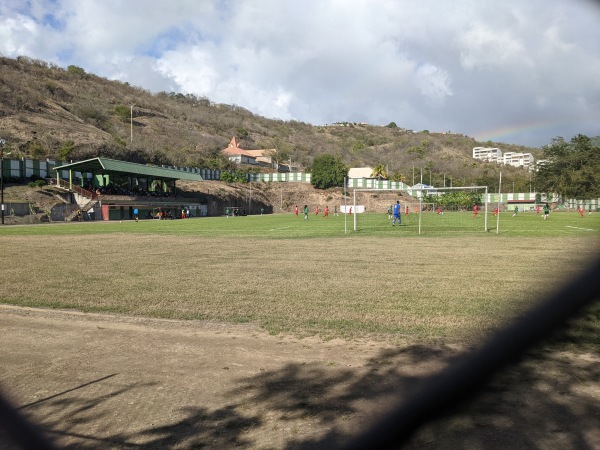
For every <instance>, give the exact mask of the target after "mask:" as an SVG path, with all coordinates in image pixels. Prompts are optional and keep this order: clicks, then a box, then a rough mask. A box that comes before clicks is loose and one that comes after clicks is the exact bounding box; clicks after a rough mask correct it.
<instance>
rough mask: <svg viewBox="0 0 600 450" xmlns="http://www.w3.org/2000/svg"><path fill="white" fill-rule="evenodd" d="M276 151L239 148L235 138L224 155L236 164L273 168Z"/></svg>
mask: <svg viewBox="0 0 600 450" xmlns="http://www.w3.org/2000/svg"><path fill="white" fill-rule="evenodd" d="M276 152H277V150H276V149H259V150H246V149H243V148H241V147H240V146H239V144H238V141H237V139H236V138H235V136H234V137H233V138H232V139H231V142H229V145H228V146H227V147H226V148H224V149H223V154H224V155H225V156H226V157H227V158H228V159H229V160H230V161H233V162H234V163H236V164H252V165H258V166H263V167H273V164H274V163H273V159H272V158H271V155H272V154H274V153H276Z"/></svg>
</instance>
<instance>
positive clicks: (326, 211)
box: [323, 206, 329, 219]
mask: <svg viewBox="0 0 600 450" xmlns="http://www.w3.org/2000/svg"><path fill="white" fill-rule="evenodd" d="M323 217H325V218H326V219H329V206H325V211H323Z"/></svg>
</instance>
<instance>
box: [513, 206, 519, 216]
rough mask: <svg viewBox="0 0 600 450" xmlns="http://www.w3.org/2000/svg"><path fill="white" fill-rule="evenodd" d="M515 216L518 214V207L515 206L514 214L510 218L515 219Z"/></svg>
mask: <svg viewBox="0 0 600 450" xmlns="http://www.w3.org/2000/svg"><path fill="white" fill-rule="evenodd" d="M517 214H519V207H518V206H517V205H515V213H514V214H513V215H512V216H513V217H515V216H516V215H517Z"/></svg>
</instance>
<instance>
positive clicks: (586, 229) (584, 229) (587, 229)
mask: <svg viewBox="0 0 600 450" xmlns="http://www.w3.org/2000/svg"><path fill="white" fill-rule="evenodd" d="M566 227H567V228H574V229H575V230H583V231H596V230H593V229H591V228H579V227H572V226H571V225H566Z"/></svg>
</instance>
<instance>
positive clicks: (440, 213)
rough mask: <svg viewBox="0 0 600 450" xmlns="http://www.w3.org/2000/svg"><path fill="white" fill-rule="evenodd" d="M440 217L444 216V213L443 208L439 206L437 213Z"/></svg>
mask: <svg viewBox="0 0 600 450" xmlns="http://www.w3.org/2000/svg"><path fill="white" fill-rule="evenodd" d="M436 212H437V213H438V214H439V215H440V216H441V215H442V214H443V213H442V208H441V207H440V205H438V207H437V211H436Z"/></svg>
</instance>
